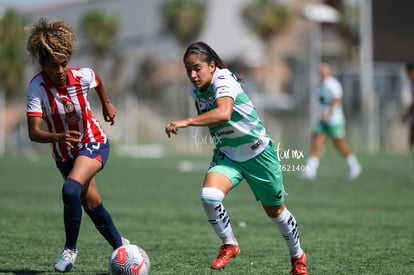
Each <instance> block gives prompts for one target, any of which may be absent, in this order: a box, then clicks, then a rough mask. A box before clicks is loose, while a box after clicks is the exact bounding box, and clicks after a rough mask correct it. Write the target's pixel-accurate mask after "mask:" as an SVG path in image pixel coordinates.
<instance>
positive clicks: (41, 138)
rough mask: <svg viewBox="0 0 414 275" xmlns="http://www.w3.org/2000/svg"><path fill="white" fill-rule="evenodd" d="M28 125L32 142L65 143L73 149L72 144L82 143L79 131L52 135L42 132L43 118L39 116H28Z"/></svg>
mask: <svg viewBox="0 0 414 275" xmlns="http://www.w3.org/2000/svg"><path fill="white" fill-rule="evenodd" d="M27 125H28V127H29V138H30V140H31V141H34V142H40V143H52V142H58V143H64V144H66V145H68V146H70V147H71V148H72V147H73V145H72V143H78V142H80V132H78V131H73V130H69V131H65V132H63V133H50V132H47V131H44V130H42V128H41V125H42V118H41V117H37V116H28V117H27Z"/></svg>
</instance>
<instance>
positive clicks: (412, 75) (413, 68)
mask: <svg viewBox="0 0 414 275" xmlns="http://www.w3.org/2000/svg"><path fill="white" fill-rule="evenodd" d="M405 69H406V71H407V75H408V78H409V81H410V90H411V103H410V106H409V107H408V109H407V111H406V112H405V113H404V115H403V122H404V123H408V124H409V126H408V127H409V140H408V142H409V145H410V150H411V152H412V154H413V160H414V63H407V64H406V65H405ZM413 163H414V162H413ZM413 173H414V166H413Z"/></svg>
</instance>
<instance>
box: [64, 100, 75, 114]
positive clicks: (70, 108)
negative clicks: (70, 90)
mask: <svg viewBox="0 0 414 275" xmlns="http://www.w3.org/2000/svg"><path fill="white" fill-rule="evenodd" d="M64 106H65V110H66V112H68V113H70V112H72V111H73V109H74V108H75V107H74V106H73V103H72V102H69V101H67V102H65V103H64Z"/></svg>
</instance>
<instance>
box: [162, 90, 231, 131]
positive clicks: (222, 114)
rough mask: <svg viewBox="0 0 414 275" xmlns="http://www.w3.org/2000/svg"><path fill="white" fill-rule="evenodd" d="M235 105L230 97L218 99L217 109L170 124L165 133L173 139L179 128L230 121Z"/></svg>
mask: <svg viewBox="0 0 414 275" xmlns="http://www.w3.org/2000/svg"><path fill="white" fill-rule="evenodd" d="M233 104H234V100H233V98H232V97H230V96H225V97H220V98H217V99H216V106H217V107H216V108H214V109H212V110H210V111H208V112H205V113H203V114H199V115H197V116H194V117H190V118H187V119H183V120H178V121H173V122H170V123H168V124H167V125H166V126H165V132H166V133H167V135H168V137H171V133H173V134H177V132H178V128H186V127H188V126H211V125H216V124H220V123H223V122H226V121H229V120H230V118H231V114H232V112H233Z"/></svg>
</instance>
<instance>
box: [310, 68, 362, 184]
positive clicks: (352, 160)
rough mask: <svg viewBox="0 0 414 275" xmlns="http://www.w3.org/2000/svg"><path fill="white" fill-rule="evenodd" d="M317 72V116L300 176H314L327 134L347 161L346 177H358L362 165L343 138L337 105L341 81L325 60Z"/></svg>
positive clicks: (339, 98)
mask: <svg viewBox="0 0 414 275" xmlns="http://www.w3.org/2000/svg"><path fill="white" fill-rule="evenodd" d="M319 74H320V78H321V80H320V83H319V86H318V89H317V92H318V97H319V101H320V106H321V110H320V117H319V121H318V123H317V124H316V126H315V128H314V130H313V136H312V148H311V153H310V157H309V159H308V160H307V164H306V167H307V169H306V171H305V172H304V173H303V174H302V178H303V179H310V180H311V179H314V178H315V177H316V175H317V171H318V167H319V159H320V157H321V150H322V146H323V143H324V142H325V139H326V136H329V137H331V138H332V141H333V144H334V146H335V148H336V149H337V150H338V152H340V153H341V155H342V156H343V157H344V158H345V160H346V162H347V164H348V167H349V173H348V179H349V180H354V179H356V178H358V177H359V175H360V174H361V170H362V168H361V165H360V164H359V161H358V159H357V157H356V156H355V154H353V153H352V151H351V149H349V146H348V145H347V143H346V141H345V117H344V113H343V110H342V106H341V101H342V85H341V83H339V81H338V80H337V79H336V78H335V77H333V76H332V73H331V67H330V66H329V65H328V64H326V63H323V64H321V65H320V67H319Z"/></svg>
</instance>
